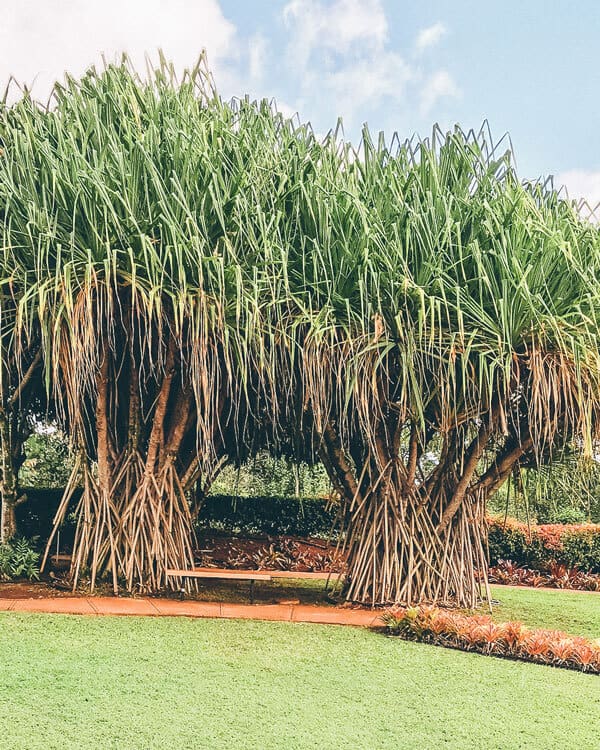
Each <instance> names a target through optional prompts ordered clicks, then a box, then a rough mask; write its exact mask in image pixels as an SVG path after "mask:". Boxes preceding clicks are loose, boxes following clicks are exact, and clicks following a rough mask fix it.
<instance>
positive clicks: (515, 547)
mask: <svg viewBox="0 0 600 750" xmlns="http://www.w3.org/2000/svg"><path fill="white" fill-rule="evenodd" d="M489 552H490V564H491V565H497V564H498V561H499V560H511V561H512V562H514V563H516V564H517V565H518V566H520V567H525V568H533V569H535V570H548V569H549V567H550V566H551V565H552V564H554V563H559V564H561V565H566V566H567V567H568V568H578V569H579V570H581V571H584V572H586V573H600V525H599V524H543V525H540V526H535V525H533V526H527V525H526V524H523V523H520V522H518V521H514V520H513V519H508V520H507V521H506V522H504V521H502V520H499V519H494V518H492V519H490V521H489Z"/></svg>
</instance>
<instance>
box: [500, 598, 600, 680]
mask: <svg viewBox="0 0 600 750" xmlns="http://www.w3.org/2000/svg"><path fill="white" fill-rule="evenodd" d="M492 596H493V598H494V599H496V600H497V601H498V604H496V605H495V606H494V619H495V620H497V621H498V622H505V621H506V620H520V621H521V622H524V623H525V624H526V625H529V626H530V627H537V628H550V629H552V630H565V631H566V632H567V633H571V634H572V635H583V636H586V637H587V638H592V639H596V638H600V594H598V593H591V592H585V591H560V590H555V591H551V590H549V589H544V590H541V589H540V590H532V589H526V588H512V587H510V586H492ZM599 690H600V687H599Z"/></svg>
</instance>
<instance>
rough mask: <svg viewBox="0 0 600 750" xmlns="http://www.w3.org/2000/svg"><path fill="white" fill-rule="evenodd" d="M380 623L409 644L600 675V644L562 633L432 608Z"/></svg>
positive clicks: (398, 612) (390, 615) (397, 613)
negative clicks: (432, 646) (530, 662)
mask: <svg viewBox="0 0 600 750" xmlns="http://www.w3.org/2000/svg"><path fill="white" fill-rule="evenodd" d="M381 620H382V622H383V624H384V626H385V630H386V632H387V634H388V635H396V636H400V637H402V638H405V639H407V640H413V641H419V642H422V643H432V644H436V645H440V646H446V647H448V648H456V649H460V650H462V651H476V652H478V653H481V654H489V655H495V656H503V657H506V658H510V659H521V660H524V661H532V662H535V663H537V664H548V665H551V666H555V667H564V668H567V669H577V670H579V671H582V672H590V673H594V674H600V643H599V642H593V641H589V640H587V639H586V638H582V637H580V636H572V635H569V634H568V633H563V632H562V631H560V630H545V629H541V628H528V627H526V626H525V625H523V624H522V623H520V622H504V623H496V622H494V621H493V620H492V619H491V617H489V616H485V615H465V614H462V613H460V612H453V611H450V610H443V609H440V608H438V607H431V606H419V607H411V608H408V609H402V608H400V609H394V610H389V611H388V612H386V613H384V614H383V615H382V617H381Z"/></svg>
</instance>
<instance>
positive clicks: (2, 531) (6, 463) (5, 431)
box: [0, 406, 17, 544]
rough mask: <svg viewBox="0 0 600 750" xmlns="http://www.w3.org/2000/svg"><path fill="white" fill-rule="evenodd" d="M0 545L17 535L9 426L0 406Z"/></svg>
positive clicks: (14, 477) (4, 412) (15, 489)
mask: <svg viewBox="0 0 600 750" xmlns="http://www.w3.org/2000/svg"><path fill="white" fill-rule="evenodd" d="M0 482H1V484H0V500H1V505H2V508H1V511H0V544H6V543H7V542H10V540H11V539H12V538H13V537H14V536H15V534H16V533H17V516H16V508H17V477H16V475H15V471H14V466H13V461H12V449H11V440H10V425H9V420H8V417H7V415H6V411H5V410H4V407H2V406H0Z"/></svg>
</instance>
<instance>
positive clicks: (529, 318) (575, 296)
mask: <svg viewBox="0 0 600 750" xmlns="http://www.w3.org/2000/svg"><path fill="white" fill-rule="evenodd" d="M0 154H1V155H0V232H1V233H2V234H1V244H2V247H3V248H4V252H6V253H9V254H10V256H11V258H13V259H14V260H13V262H12V263H11V266H10V271H9V272H8V273H9V276H10V285H9V286H8V287H7V288H9V289H11V290H12V294H13V297H12V300H11V304H14V305H16V309H17V315H16V316H15V323H14V325H15V331H16V332H17V333H18V334H19V335H22V334H23V333H24V332H28V331H30V330H33V328H34V327H36V328H37V330H39V331H40V336H41V340H42V342H43V358H44V362H45V367H46V377H47V382H48V384H49V386H50V387H51V388H52V391H53V393H54V395H55V397H56V399H57V401H58V403H59V405H60V407H61V409H62V415H63V420H64V422H65V424H66V426H67V427H68V430H69V432H70V434H71V436H72V439H73V441H74V443H75V445H76V446H77V451H78V457H79V458H78V461H77V465H76V467H75V470H74V473H73V477H72V481H71V483H70V486H69V488H68V490H67V493H66V495H65V498H64V502H63V504H62V506H61V509H60V511H59V514H58V516H57V524H60V522H61V521H62V519H63V518H64V516H65V514H66V512H67V508H68V505H69V502H70V497H71V492H72V489H73V488H74V486H75V485H76V483H77V482H78V481H79V478H80V477H81V478H82V481H83V485H84V491H83V496H82V499H81V501H80V504H79V506H78V508H77V513H78V517H79V525H78V530H77V535H76V539H75V547H74V557H73V560H74V563H73V571H72V573H73V578H74V582H75V583H76V582H77V580H78V577H79V576H80V574H81V572H82V571H83V570H84V569H88V570H89V571H90V574H91V579H92V584H93V583H94V581H95V579H96V578H97V576H98V575H99V574H103V573H106V572H108V573H110V574H111V575H112V578H113V582H114V586H115V588H117V586H118V585H119V583H120V582H121V581H124V582H125V585H126V587H127V588H128V589H133V588H137V587H140V588H143V589H157V588H160V587H162V586H163V585H164V584H165V582H166V576H165V570H166V569H167V568H182V567H183V568H185V567H188V566H189V565H191V564H192V562H193V560H192V534H191V525H192V513H191V512H190V508H189V505H188V502H187V496H188V493H189V491H190V490H191V489H192V488H193V487H194V485H196V486H198V487H199V492H198V493H196V494H197V496H200V497H201V496H202V493H203V492H204V491H205V490H206V488H207V486H208V485H209V484H210V481H211V479H212V478H213V477H214V475H215V472H216V471H218V469H219V467H220V466H222V465H223V463H224V462H225V461H233V462H239V461H241V460H243V459H244V458H246V457H247V456H249V455H251V454H253V453H254V452H256V451H258V450H261V449H264V448H268V449H269V450H271V451H273V452H275V453H287V454H293V455H295V456H297V457H300V458H303V459H308V460H313V461H314V460H317V459H320V460H321V461H322V462H323V464H324V465H325V467H326V469H327V471H328V473H329V476H330V477H331V480H332V482H333V484H334V486H335V487H336V489H337V490H338V491H339V494H340V496H341V497H342V498H343V504H344V507H345V510H346V513H345V517H346V527H345V529H346V536H345V544H346V551H347V555H348V569H349V575H348V579H347V580H348V585H347V590H346V595H347V597H348V598H349V599H352V600H357V601H363V602H371V603H382V602H399V601H403V602H418V601H423V600H439V599H443V600H449V599H451V600H454V601H455V602H456V603H458V604H461V605H463V606H474V605H475V604H477V602H478V600H479V597H480V589H479V584H478V581H477V576H476V570H477V569H478V568H480V569H482V570H485V537H486V529H485V523H484V509H485V503H486V499H487V497H488V496H489V495H490V494H491V493H492V492H494V491H495V490H496V489H497V488H498V487H499V486H500V485H501V484H502V483H503V482H504V481H505V480H506V478H507V477H508V476H509V474H510V472H511V471H512V470H513V468H514V467H515V465H516V464H517V463H518V462H520V461H523V460H528V461H531V457H532V456H535V457H537V458H538V459H540V460H550V459H551V457H552V455H553V449H554V447H555V446H556V445H560V444H562V443H563V441H564V440H565V439H566V438H567V437H570V438H574V439H575V440H576V441H577V442H578V444H579V445H581V446H582V447H583V448H586V449H590V446H591V443H592V441H593V439H594V438H595V436H596V432H597V425H598V419H597V416H598V405H599V404H598V394H599V393H600V388H599V385H600V382H599V380H600V359H599V348H598V338H599V332H600V327H599V315H598V313H599V307H598V303H599V297H598V288H599V287H598V282H597V274H598V269H599V265H600V255H599V235H598V229H597V228H596V227H595V226H594V225H592V224H590V223H588V222H585V221H583V220H581V219H580V217H579V215H578V214H577V211H576V209H575V207H574V206H572V205H571V204H570V203H569V202H568V201H565V200H562V199H561V198H559V196H558V195H557V194H556V193H555V192H554V191H553V190H552V189H549V188H547V187H545V186H542V185H533V186H532V185H524V184H522V183H521V182H519V180H518V179H517V177H516V174H515V171H514V167H513V164H512V157H511V154H510V151H508V150H504V151H502V146H501V144H496V145H494V144H493V143H492V141H491V139H490V137H489V135H488V134H487V132H486V130H485V129H482V131H481V132H479V133H474V132H470V133H463V132H462V131H460V130H459V129H457V130H455V131H453V132H451V133H448V134H445V135H444V134H442V133H441V132H440V131H439V130H437V129H436V130H434V134H433V137H432V139H431V140H428V141H419V142H412V143H405V144H399V143H398V142H397V141H396V140H394V141H392V144H391V145H386V143H385V142H384V141H383V140H380V141H379V142H378V143H377V144H375V143H373V142H372V140H371V137H370V135H369V133H368V131H366V130H365V132H364V134H363V139H362V142H361V146H360V148H359V149H358V150H355V149H353V148H352V147H351V146H350V145H349V144H347V143H345V142H344V141H343V140H342V139H341V138H340V137H339V133H338V132H332V133H331V134H330V135H329V136H328V137H327V138H326V139H325V140H324V141H323V142H318V141H317V140H316V139H315V137H314V135H313V133H312V131H311V129H310V127H308V126H299V125H298V124H296V123H295V121H290V120H286V119H285V118H283V117H282V116H281V115H280V114H278V113H277V112H276V111H274V110H273V109H272V108H271V107H270V106H268V105H267V104H266V103H264V102H263V103H253V102H250V101H248V100H243V101H241V102H238V101H235V102H231V103H224V102H223V101H222V100H221V99H220V98H219V97H218V95H217V94H216V92H215V90H214V87H213V85H212V82H211V80H210V76H209V75H208V74H207V73H206V70H205V68H204V65H203V64H200V65H199V66H198V67H197V68H196V69H195V70H193V71H191V72H189V73H187V74H186V75H185V76H184V77H183V79H182V80H181V82H178V81H177V80H176V79H175V76H174V74H173V71H172V69H171V68H170V67H169V65H168V64H166V63H165V62H164V61H163V62H162V63H161V65H160V67H159V68H158V69H157V70H156V71H154V72H153V73H152V74H151V75H150V78H149V79H148V80H141V79H140V78H139V77H138V76H137V75H136V74H135V72H134V71H132V69H131V68H130V66H129V64H128V63H127V62H126V61H125V62H124V63H123V64H122V65H119V66H109V67H108V68H107V69H106V70H104V71H101V72H97V71H95V70H91V71H89V72H88V73H87V74H86V75H85V76H84V77H83V78H82V79H81V80H80V81H76V80H73V79H70V78H68V79H67V80H66V82H65V83H64V84H61V85H57V86H56V87H55V89H54V94H53V98H52V100H51V103H50V105H49V106H48V107H40V106H38V105H37V104H35V103H34V102H33V101H32V100H31V98H30V97H29V96H28V95H25V96H24V97H23V98H22V99H21V100H20V101H19V102H17V103H16V104H15V105H13V106H10V107H8V106H4V107H3V108H2V109H1V111H0ZM175 583H176V585H178V584H177V582H175Z"/></svg>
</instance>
